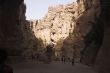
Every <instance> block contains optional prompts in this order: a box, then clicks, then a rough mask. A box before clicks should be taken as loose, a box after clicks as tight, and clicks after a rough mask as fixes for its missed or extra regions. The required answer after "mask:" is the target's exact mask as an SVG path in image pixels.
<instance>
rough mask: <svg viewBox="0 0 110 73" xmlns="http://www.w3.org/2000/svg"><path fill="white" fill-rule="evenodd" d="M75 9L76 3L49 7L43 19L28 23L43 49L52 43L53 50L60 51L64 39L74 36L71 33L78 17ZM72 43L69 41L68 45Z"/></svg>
mask: <svg viewBox="0 0 110 73" xmlns="http://www.w3.org/2000/svg"><path fill="white" fill-rule="evenodd" d="M77 9H78V7H77V3H71V4H67V5H58V6H55V7H49V9H48V13H47V14H46V15H45V16H44V18H42V19H40V20H33V21H30V23H31V24H30V25H31V27H32V31H33V33H34V34H35V36H36V38H38V39H41V40H42V41H43V44H44V47H46V46H47V45H48V44H50V43H53V44H54V48H55V50H56V51H61V48H62V47H63V42H64V39H66V38H67V37H68V36H69V35H70V34H71V35H72V36H74V33H73V31H74V28H75V24H76V19H77V17H78V11H77ZM71 38H73V37H71ZM72 41H73V40H72V39H71V40H70V42H71V43H69V44H70V45H71V44H72V43H73V42H72ZM70 49H73V46H70ZM60 53H61V52H60ZM60 53H59V54H60ZM56 55H57V53H56Z"/></svg>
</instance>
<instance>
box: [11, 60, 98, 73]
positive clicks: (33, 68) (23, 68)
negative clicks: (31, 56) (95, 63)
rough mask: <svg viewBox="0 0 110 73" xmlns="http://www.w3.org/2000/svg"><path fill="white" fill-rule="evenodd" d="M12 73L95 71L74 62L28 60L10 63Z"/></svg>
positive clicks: (76, 72)
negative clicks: (26, 61) (72, 63)
mask: <svg viewBox="0 0 110 73" xmlns="http://www.w3.org/2000/svg"><path fill="white" fill-rule="evenodd" d="M12 67H13V69H14V73H97V72H95V70H93V69H92V68H91V67H88V66H85V65H82V64H78V63H76V64H75V65H74V66H72V65H71V63H65V64H64V63H62V62H52V63H51V64H44V63H37V62H28V63H19V64H13V65H12Z"/></svg>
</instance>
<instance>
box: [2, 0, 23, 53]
mask: <svg viewBox="0 0 110 73" xmlns="http://www.w3.org/2000/svg"><path fill="white" fill-rule="evenodd" d="M22 2H23V0H17V1H15V0H1V1H0V47H4V48H7V49H8V52H10V54H12V53H11V52H13V51H15V50H16V49H19V50H20V49H21V48H22V42H23V41H22V40H23V36H22V32H21V24H20V23H19V22H20V18H19V17H20V14H19V12H20V5H22ZM18 54H19V53H18Z"/></svg>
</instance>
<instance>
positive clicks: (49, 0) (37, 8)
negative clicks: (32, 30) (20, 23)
mask: <svg viewBox="0 0 110 73" xmlns="http://www.w3.org/2000/svg"><path fill="white" fill-rule="evenodd" d="M75 1H76V0H24V2H25V4H26V14H25V15H26V19H27V20H31V19H40V18H42V17H43V16H44V15H45V14H46V13H47V12H48V7H49V6H53V5H58V4H67V3H72V2H75Z"/></svg>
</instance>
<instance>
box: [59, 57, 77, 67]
mask: <svg viewBox="0 0 110 73" xmlns="http://www.w3.org/2000/svg"><path fill="white" fill-rule="evenodd" d="M68 60H69V61H71V64H72V66H73V65H74V63H75V59H74V57H73V58H72V59H71V60H70V58H68ZM61 61H62V62H63V63H65V62H66V57H65V56H64V55H63V56H62V57H61Z"/></svg>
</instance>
